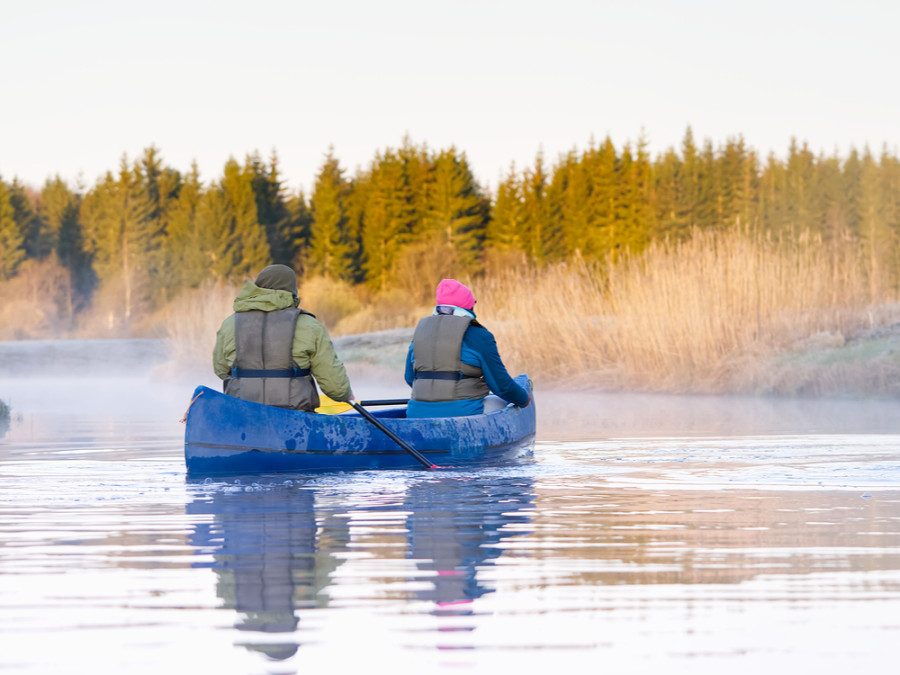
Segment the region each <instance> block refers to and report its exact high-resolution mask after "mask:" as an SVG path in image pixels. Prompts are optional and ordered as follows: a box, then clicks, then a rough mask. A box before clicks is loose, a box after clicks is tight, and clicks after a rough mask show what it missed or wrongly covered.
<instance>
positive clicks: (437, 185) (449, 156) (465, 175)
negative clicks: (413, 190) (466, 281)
mask: <svg viewBox="0 0 900 675" xmlns="http://www.w3.org/2000/svg"><path fill="white" fill-rule="evenodd" d="M429 183H430V186H431V189H430V190H429V194H428V200H427V203H426V205H425V208H424V209H423V211H424V216H423V221H424V222H423V226H422V232H423V234H424V235H425V238H426V239H429V238H433V237H436V238H437V241H439V242H441V244H442V245H444V246H446V247H447V248H448V249H449V250H450V251H452V252H453V254H454V255H455V257H456V259H457V260H458V261H459V263H460V264H461V265H462V267H463V269H464V270H466V271H468V272H475V271H477V270H478V268H479V261H480V257H481V250H482V244H483V242H484V237H485V229H486V226H487V211H488V205H487V202H486V199H485V197H484V195H483V194H482V191H481V188H480V187H479V186H478V184H477V183H476V181H475V177H474V176H473V175H472V171H471V169H470V168H469V164H468V162H467V161H466V157H465V155H458V154H457V151H456V148H452V147H451V148H450V149H448V150H444V151H442V152H441V153H440V154H438V155H437V157H435V158H434V161H433V164H432V169H431V175H430V181H429Z"/></svg>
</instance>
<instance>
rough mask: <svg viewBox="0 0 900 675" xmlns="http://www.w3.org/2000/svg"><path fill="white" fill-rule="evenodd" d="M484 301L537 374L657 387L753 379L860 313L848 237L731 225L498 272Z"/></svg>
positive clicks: (718, 388) (505, 340)
mask: <svg viewBox="0 0 900 675" xmlns="http://www.w3.org/2000/svg"><path fill="white" fill-rule="evenodd" d="M487 287H488V289H489V290H490V293H489V294H488V295H487V297H486V298H485V301H484V303H483V304H484V305H485V308H486V309H488V310H489V312H490V313H491V314H492V315H494V316H496V317H497V318H499V319H501V321H499V322H498V323H497V325H496V330H495V332H496V333H497V336H498V342H502V345H503V347H504V348H505V349H506V350H507V353H508V354H509V358H510V359H511V360H514V361H516V362H519V363H522V364H523V365H524V366H525V367H526V368H527V369H528V370H529V372H533V373H535V374H540V375H541V376H543V378H545V379H554V380H564V381H569V382H570V383H571V382H578V381H580V382H583V383H585V384H588V383H589V384H593V385H599V386H603V387H607V388H628V389H639V390H656V391H693V392H723V391H758V390H760V389H764V388H765V386H766V385H765V382H764V380H765V378H766V374H765V373H763V372H761V370H760V369H761V368H762V367H763V364H765V363H766V362H767V359H770V358H772V357H773V356H774V355H776V354H778V353H779V352H781V351H783V350H785V349H788V348H790V347H791V346H792V345H793V344H795V343H797V342H798V341H799V340H802V339H804V338H806V337H808V336H810V335H814V334H817V333H838V334H841V335H848V334H851V333H852V332H853V331H856V330H859V329H861V328H862V327H864V326H866V325H868V323H869V321H870V320H871V319H870V315H869V313H868V311H867V308H868V307H869V305H870V304H871V303H874V302H885V301H888V300H889V299H890V298H886V297H880V298H874V297H871V296H870V294H869V293H870V290H869V289H870V288H871V285H870V284H869V279H868V276H867V274H866V269H865V268H864V266H863V265H861V264H859V261H858V260H857V258H856V257H855V255H854V251H853V249H852V248H851V247H850V246H840V245H835V246H832V247H825V246H822V245H821V243H820V242H816V241H813V240H805V241H801V242H799V243H797V244H793V245H790V246H788V245H779V244H777V243H775V242H772V241H768V240H764V239H760V238H758V237H754V236H752V235H749V234H747V233H746V232H742V231H734V232H729V233H726V234H713V233H700V232H698V233H695V234H694V236H693V237H692V238H691V239H689V240H688V241H686V242H683V243H680V244H677V245H668V244H664V243H661V244H655V245H652V246H651V247H650V248H649V249H648V250H647V251H645V253H644V254H643V255H641V256H635V257H626V258H624V259H623V260H621V261H620V262H619V263H617V264H615V265H608V266H606V267H605V268H596V267H595V268H592V267H589V266H587V265H585V264H584V263H581V262H579V261H576V262H575V263H570V264H567V265H560V266H558V267H554V268H549V269H546V270H544V271H542V272H540V273H535V272H528V273H521V272H520V273H518V274H511V275H506V276H502V275H501V276H500V277H497V278H495V279H493V280H492V281H491V283H489V284H487Z"/></svg>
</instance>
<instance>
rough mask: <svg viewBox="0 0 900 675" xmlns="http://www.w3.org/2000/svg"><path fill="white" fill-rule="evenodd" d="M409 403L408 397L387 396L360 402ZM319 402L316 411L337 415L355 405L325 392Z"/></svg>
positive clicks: (370, 403)
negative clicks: (334, 398) (332, 397)
mask: <svg viewBox="0 0 900 675" xmlns="http://www.w3.org/2000/svg"><path fill="white" fill-rule="evenodd" d="M407 403H409V399H408V398H385V399H379V400H373V401H360V402H359V404H360V405H406V404H407ZM319 404H320V405H319V407H318V408H316V412H317V413H321V414H323V415H337V414H338V413H342V412H347V411H348V410H350V409H351V408H352V407H353V406H351V405H350V404H349V403H341V402H340V401H335V400H332V399H330V398H328V397H327V396H326V395H325V394H319Z"/></svg>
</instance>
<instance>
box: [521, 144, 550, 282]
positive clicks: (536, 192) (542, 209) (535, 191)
mask: <svg viewBox="0 0 900 675" xmlns="http://www.w3.org/2000/svg"><path fill="white" fill-rule="evenodd" d="M547 181H548V176H547V174H546V172H545V171H544V156H543V152H539V153H538V155H537V158H536V159H535V162H534V169H528V170H526V171H525V174H524V177H523V180H522V216H523V218H522V243H523V244H524V248H525V255H527V256H528V258H529V260H531V261H533V262H535V263H538V264H542V263H544V261H545V260H546V253H545V251H544V229H545V228H546V227H547V225H548V221H549V220H550V212H549V211H550V209H549V207H550V204H549V202H548V201H547V194H546V193H547Z"/></svg>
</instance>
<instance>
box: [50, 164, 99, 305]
mask: <svg viewBox="0 0 900 675" xmlns="http://www.w3.org/2000/svg"><path fill="white" fill-rule="evenodd" d="M80 205H81V198H80V196H79V195H77V194H76V193H74V192H73V191H72V190H71V189H70V188H69V186H68V185H67V184H66V183H65V182H64V181H63V180H62V179H61V178H60V177H59V176H55V177H54V178H48V179H47V181H46V182H45V183H44V187H43V188H42V189H41V199H40V217H41V220H42V221H43V222H44V223H45V225H46V228H47V234H48V237H49V239H50V242H51V245H52V249H53V251H54V252H55V253H56V256H57V259H58V260H59V262H60V264H61V265H62V266H63V267H65V268H66V269H67V270H68V272H69V279H70V288H69V292H68V293H67V295H66V297H65V298H64V299H63V308H64V314H65V316H68V317H72V316H73V315H74V313H75V312H76V311H77V310H78V309H79V308H80V306H81V305H83V304H84V303H85V302H86V301H87V300H88V298H89V296H90V293H91V291H92V290H93V287H94V282H95V280H96V279H95V276H94V274H93V270H92V269H91V259H90V255H89V254H88V252H87V250H86V245H85V241H84V232H83V230H82V226H81V221H80V219H79V210H80Z"/></svg>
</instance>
